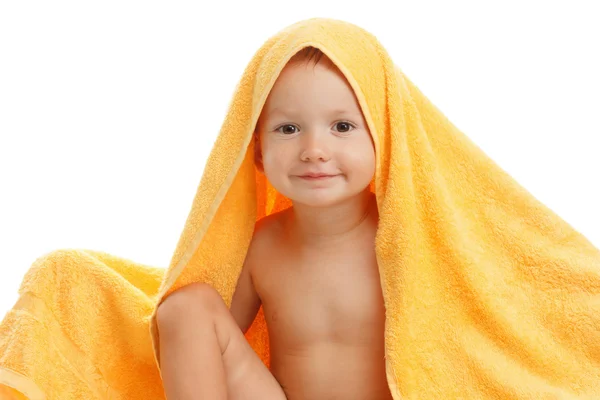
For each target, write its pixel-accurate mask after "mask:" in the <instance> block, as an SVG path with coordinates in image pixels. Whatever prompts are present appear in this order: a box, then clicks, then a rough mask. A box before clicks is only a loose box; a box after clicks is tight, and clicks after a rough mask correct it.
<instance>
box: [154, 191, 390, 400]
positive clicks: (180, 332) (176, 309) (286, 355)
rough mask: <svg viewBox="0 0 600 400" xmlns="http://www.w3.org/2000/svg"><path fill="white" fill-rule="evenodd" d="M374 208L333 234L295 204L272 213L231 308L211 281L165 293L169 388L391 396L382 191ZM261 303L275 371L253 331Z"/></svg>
mask: <svg viewBox="0 0 600 400" xmlns="http://www.w3.org/2000/svg"><path fill="white" fill-rule="evenodd" d="M365 211H366V213H365V215H363V216H359V219H358V220H354V221H352V222H351V223H354V225H355V226H351V227H349V228H350V230H348V231H344V232H342V233H338V234H335V235H330V236H328V237H327V238H326V239H324V240H323V238H321V239H322V240H314V236H311V239H307V238H306V237H303V236H302V233H301V232H299V228H298V226H297V224H296V223H295V221H294V220H295V216H294V213H293V210H292V209H288V210H285V211H283V212H281V213H278V214H274V215H271V216H269V217H267V218H265V219H263V220H262V221H261V222H260V223H259V224H258V226H257V229H256V232H255V235H254V238H253V240H252V243H251V246H250V249H249V251H248V256H247V258H246V262H245V264H244V267H243V271H242V274H241V276H240V279H239V281H238V285H237V288H236V291H235V294H234V298H233V302H232V306H231V310H228V309H227V308H226V306H225V304H224V303H223V301H222V299H221V298H220V296H219V295H218V294H217V293H216V291H214V290H212V288H210V287H207V285H197V284H193V285H189V286H187V287H184V288H182V289H180V290H179V291H177V292H175V293H173V294H172V295H171V296H170V297H169V298H168V299H167V300H165V302H164V303H163V306H164V307H163V306H161V307H162V308H161V309H159V314H158V317H159V319H158V322H159V330H160V340H161V343H160V346H161V349H164V350H163V351H161V360H160V361H161V369H162V374H163V381H164V386H165V391H166V393H167V398H168V399H169V400H171V399H240V400H246V399H266V400H270V399H273V400H277V399H282V400H283V399H288V400H303V399H349V400H352V399H357V400H358V399H361V400H364V399H382V400H383V399H391V395H390V393H389V388H388V385H387V382H386V378H385V376H386V375H385V359H384V344H383V329H384V323H385V310H384V307H383V299H382V294H381V285H380V280H379V273H378V269H377V264H376V260H375V254H374V244H373V243H374V236H375V232H376V229H377V218H378V216H377V210H376V206H375V205H374V201H373V200H372V199H371V200H370V203H369V204H368V206H367V209H366V210H365ZM298 299H301V300H298ZM261 304H262V306H263V308H264V312H265V317H266V321H267V327H268V330H269V339H270V348H271V371H269V370H268V369H267V368H266V367H265V365H264V364H263V363H262V361H261V360H260V358H259V357H258V356H257V355H256V353H255V352H254V350H253V349H252V348H251V347H250V345H249V344H248V342H247V341H246V339H245V337H244V333H245V332H246V331H247V329H248V328H249V327H250V325H251V324H252V321H253V320H254V318H255V317H256V314H257V311H258V309H259V307H260V305H261ZM161 311H162V312H161ZM193 354H197V356H194V357H192V355H193ZM170 365H171V366H172V367H171V368H169V366H170ZM183 365H185V366H186V367H185V368H178V366H183ZM200 381H201V382H202V383H201V382H200Z"/></svg>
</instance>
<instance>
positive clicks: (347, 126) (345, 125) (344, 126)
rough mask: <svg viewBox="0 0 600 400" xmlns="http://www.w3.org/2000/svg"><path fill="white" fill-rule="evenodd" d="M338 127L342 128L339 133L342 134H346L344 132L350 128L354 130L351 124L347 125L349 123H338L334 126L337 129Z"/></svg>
mask: <svg viewBox="0 0 600 400" xmlns="http://www.w3.org/2000/svg"><path fill="white" fill-rule="evenodd" d="M340 125H341V126H342V127H343V128H342V131H341V132H342V133H346V132H348V131H350V130H351V129H352V128H354V126H352V124H351V123H349V122H338V123H337V124H336V126H338V127H339V126H340ZM346 129H347V130H346Z"/></svg>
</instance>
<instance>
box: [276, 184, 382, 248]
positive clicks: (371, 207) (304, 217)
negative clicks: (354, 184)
mask: <svg viewBox="0 0 600 400" xmlns="http://www.w3.org/2000/svg"><path fill="white" fill-rule="evenodd" d="M377 220H378V214H377V203H376V201H375V196H374V195H373V194H372V193H371V192H369V191H367V192H365V193H362V194H361V195H359V196H356V197H354V198H352V199H349V200H347V201H345V202H344V203H341V204H338V205H336V206H332V207H327V208H314V207H306V206H304V205H298V204H295V205H294V206H293V207H292V208H291V209H289V214H288V218H287V224H286V225H287V226H288V228H289V233H290V234H291V235H292V236H293V237H294V238H295V239H297V240H299V241H300V242H301V243H302V244H304V245H318V246H323V245H327V244H334V243H336V242H337V241H339V240H341V239H344V240H345V239H347V238H349V237H353V236H355V235H356V234H357V233H359V232H362V231H364V230H365V229H370V228H372V227H373V223H375V224H376V222H377Z"/></svg>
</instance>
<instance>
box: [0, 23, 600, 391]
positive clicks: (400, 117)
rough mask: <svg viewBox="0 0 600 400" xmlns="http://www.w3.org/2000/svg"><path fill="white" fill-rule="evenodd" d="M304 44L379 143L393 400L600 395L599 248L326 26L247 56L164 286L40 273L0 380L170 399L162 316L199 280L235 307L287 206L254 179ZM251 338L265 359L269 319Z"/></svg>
mask: <svg viewBox="0 0 600 400" xmlns="http://www.w3.org/2000/svg"><path fill="white" fill-rule="evenodd" d="M399 40H410V37H407V38H400V39H399ZM305 46H314V47H318V48H320V49H321V50H322V51H323V52H324V53H326V54H327V55H328V56H329V58H331V59H332V60H333V62H334V63H335V64H336V65H337V66H338V67H339V68H340V70H341V71H342V72H343V73H344V74H345V75H346V77H347V79H348V81H349V82H350V84H351V85H352V87H353V89H354V91H355V92H356V95H357V98H358V100H359V103H360V105H361V108H362V110H363V113H364V115H365V119H366V121H367V123H368V126H369V129H370V131H371V133H372V134H373V139H374V143H375V149H376V154H377V166H376V175H375V179H374V182H373V184H374V186H373V190H374V191H375V193H376V196H377V204H378V207H379V210H380V226H379V229H378V232H377V238H376V252H377V260H378V265H379V269H380V275H381V283H382V289H383V295H384V300H385V307H386V329H385V347H386V360H387V378H388V382H389V385H390V388H391V390H392V393H393V395H394V399H396V400H398V399H546V398H547V399H550V398H560V399H591V398H600V251H599V250H598V249H597V248H595V247H594V246H593V245H592V244H591V243H590V242H589V241H588V240H587V239H586V238H585V237H584V236H582V235H581V234H580V233H579V232H577V231H576V230H575V229H573V228H572V227H571V226H570V225H569V224H568V223H566V222H565V221H563V220H562V219H561V218H560V217H559V216H557V215H556V214H555V213H554V212H553V211H551V210H550V209H548V208H547V207H546V206H544V205H543V204H541V203H540V202H539V201H538V200H536V199H535V198H534V197H533V196H532V195H531V194H530V193H529V192H527V191H526V190H525V189H524V188H523V187H521V186H520V185H519V184H518V183H517V182H516V181H515V180H514V179H513V178H511V177H510V176H509V175H508V174H507V173H506V172H505V171H503V170H502V169H501V168H500V167H499V166H498V165H497V164H495V163H494V162H493V161H492V160H491V159H490V158H489V157H487V156H486V155H485V154H484V153H483V152H482V151H481V149H479V148H478V147H477V146H476V145H475V144H474V143H472V142H471V141H470V140H469V139H468V137H466V136H465V135H464V134H463V133H462V132H461V131H460V130H458V129H457V128H456V127H455V126H454V125H453V124H452V123H451V122H450V121H449V120H448V119H447V118H446V117H445V116H444V115H443V114H442V113H441V112H440V110H438V109H437V108H436V107H435V106H434V105H433V104H432V103H431V102H430V101H429V100H428V99H427V98H426V97H425V96H424V95H423V94H422V93H421V92H420V91H419V89H418V88H417V87H416V86H415V85H414V84H413V83H412V82H411V81H410V80H409V79H408V78H407V77H406V75H404V74H403V73H402V71H401V70H400V69H399V67H398V66H396V65H395V64H394V62H393V60H392V59H391V57H390V55H389V54H388V53H387V52H386V50H385V49H384V48H383V47H382V45H381V43H380V42H379V41H378V40H377V39H376V38H375V37H374V36H373V35H371V34H370V33H368V32H366V31H365V30H363V29H361V28H359V27H357V26H355V25H352V24H350V23H347V22H344V21H339V20H333V19H320V18H313V19H309V20H304V21H300V22H298V23H296V24H294V25H291V26H289V27H287V28H285V29H283V30H282V31H280V32H278V33H277V34H276V35H274V36H273V37H271V38H269V39H268V40H267V41H266V42H265V43H264V44H263V45H262V46H261V48H260V49H259V50H258V51H257V52H256V54H255V55H254V57H253V58H252V59H251V61H250V63H249V65H248V66H247V68H246V70H245V71H244V74H243V76H242V78H241V81H240V82H239V84H238V86H237V88H236V90H235V93H234V96H233V99H232V102H231V104H230V108H229V110H228V113H227V115H226V118H225V121H224V123H223V125H222V128H221V131H220V134H219V136H218V139H217V140H216V142H215V144H214V148H213V150H212V152H211V154H210V157H209V159H208V161H207V164H206V168H205V171H204V174H203V176H202V179H201V182H200V184H199V187H198V191H197V193H196V195H195V198H194V201H193V205H192V208H191V211H190V213H189V216H188V219H187V221H186V224H185V228H184V230H183V232H182V234H181V237H180V240H179V242H178V244H177V247H176V250H175V252H174V255H173V258H172V260H171V263H170V266H169V267H168V269H167V271H166V274H164V272H165V271H164V270H161V269H157V268H152V267H149V266H144V265H141V264H136V263H133V262H131V261H128V260H125V259H121V258H118V257H115V256H111V255H108V254H105V253H101V252H94V251H90V250H64V251H56V252H53V253H50V254H48V255H45V256H44V257H41V258H40V259H39V260H37V261H36V263H35V264H34V265H33V267H32V269H31V270H30V271H29V272H28V274H27V276H26V278H25V280H24V283H23V285H22V286H21V290H20V294H21V298H20V300H19V303H18V304H17V305H16V306H15V308H14V309H13V310H11V311H10V312H9V313H8V314H7V316H6V318H5V320H4V321H3V323H2V325H1V326H0V372H1V371H5V373H4V374H1V373H0V377H1V379H2V380H0V383H4V384H7V385H8V386H12V387H14V388H16V389H18V390H20V391H21V392H23V393H31V394H29V395H28V396H29V398H31V399H34V398H44V394H45V396H46V397H47V398H48V399H58V398H60V399H70V398H123V399H125V398H126V399H157V398H163V392H162V386H161V383H160V376H159V370H158V364H157V362H156V361H157V359H158V354H159V353H158V352H159V350H160V349H159V348H158V346H157V344H158V331H157V329H156V324H155V315H156V307H157V306H158V305H159V304H160V302H161V301H162V300H164V298H166V296H168V295H169V294H170V293H172V292H173V291H174V290H176V289H178V288H180V287H182V286H184V285H186V284H189V283H192V282H196V281H203V282H207V283H209V284H211V285H212V286H214V287H215V288H216V289H217V290H218V291H219V293H220V294H221V295H222V297H223V299H224V300H225V302H226V304H228V305H230V303H231V298H232V295H233V291H234V288H235V283H236V280H237V278H238V276H239V272H240V270H241V266H242V263H243V260H244V256H245V253H246V251H247V248H248V245H249V242H250V239H251V236H252V233H253V228H254V224H255V222H256V220H258V219H260V218H262V217H263V216H265V215H268V214H270V213H272V212H275V211H277V210H280V209H283V208H285V207H287V206H289V201H288V200H287V199H285V198H283V197H282V196H280V195H279V194H278V193H276V192H275V190H273V188H272V187H270V186H269V185H268V183H267V182H266V180H265V177H264V176H262V175H261V174H260V173H259V172H258V171H257V170H256V169H255V167H254V164H253V141H251V138H252V132H253V130H254V126H255V123H256V121H257V119H258V116H259V113H260V110H261V107H262V106H263V104H264V102H265V100H266V96H267V94H268V93H269V90H270V89H271V87H272V86H273V84H274V81H275V79H276V78H277V76H278V73H279V72H280V71H281V69H282V68H283V67H284V65H285V63H286V62H287V60H289V58H290V57H291V56H292V55H293V54H294V53H296V52H297V51H298V50H300V49H301V48H303V47H305ZM506 118H510V116H506ZM359 328H360V327H357V329H359ZM247 338H248V340H249V342H250V343H251V345H252V346H253V348H254V349H255V350H256V352H257V353H258V354H259V355H260V356H261V357H262V359H263V361H264V362H265V363H268V355H269V348H268V334H267V331H266V325H265V321H264V316H263V314H262V312H261V313H259V316H258V317H257V319H256V321H255V322H254V324H253V325H252V327H251V329H250V331H249V332H248V334H247ZM11 371H12V372H13V373H14V374H15V375H14V376H13V378H11V375H10V374H9V373H8V372H11ZM16 374H18V375H16ZM17 376H18V377H19V379H17V378H16V377H17ZM24 377H25V378H26V380H24V379H23V378H24ZM0 393H1V392H0Z"/></svg>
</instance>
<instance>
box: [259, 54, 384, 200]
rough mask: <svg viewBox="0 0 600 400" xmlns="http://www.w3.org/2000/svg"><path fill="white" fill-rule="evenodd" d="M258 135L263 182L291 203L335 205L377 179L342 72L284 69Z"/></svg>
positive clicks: (304, 67)
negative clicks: (319, 175) (265, 178)
mask: <svg viewBox="0 0 600 400" xmlns="http://www.w3.org/2000/svg"><path fill="white" fill-rule="evenodd" d="M257 132H258V135H259V136H258V138H259V141H260V143H259V144H258V148H259V149H260V154H259V155H258V158H259V162H260V163H261V164H262V169H263V171H264V173H265V176H266V177H267V179H268V180H269V182H270V183H271V185H273V187H275V189H277V190H278V191H279V192H280V193H281V194H283V195H284V196H286V197H288V198H290V199H291V200H292V201H294V202H298V203H302V204H306V205H310V206H315V207H316V206H327V205H331V204H334V203H337V202H339V201H342V200H344V199H346V198H349V197H352V196H355V195H357V194H359V193H360V192H362V191H363V190H365V188H367V187H368V186H369V183H370V182H371V179H372V178H373V174H374V173H375V151H374V148H373V142H372V138H371V135H370V133H369V130H368V127H367V124H366V122H365V120H364V117H363V114H362V112H361V110H360V106H359V104H358V101H357V100H356V97H355V95H354V91H353V90H352V88H351V86H350V85H349V84H348V83H347V81H346V79H345V77H344V76H343V74H342V73H341V72H340V71H338V70H337V69H333V68H330V67H327V66H325V65H322V63H319V64H317V65H316V66H313V64H312V63H310V64H309V63H302V64H295V65H289V64H288V65H287V66H286V67H285V68H284V70H283V71H282V72H281V74H280V76H279V77H278V79H277V81H276V83H275V85H274V86H273V89H272V90H271V92H270V93H269V96H268V98H267V101H266V103H265V106H264V107H263V110H262V113H261V116H260V118H259V121H258V124H257ZM311 174H312V175H315V174H325V175H328V177H321V178H319V177H311V176H310V175H311ZM307 175H308V176H307Z"/></svg>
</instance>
